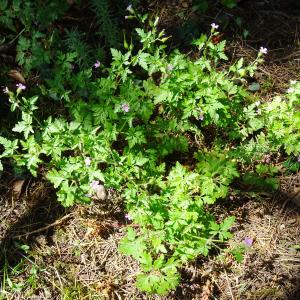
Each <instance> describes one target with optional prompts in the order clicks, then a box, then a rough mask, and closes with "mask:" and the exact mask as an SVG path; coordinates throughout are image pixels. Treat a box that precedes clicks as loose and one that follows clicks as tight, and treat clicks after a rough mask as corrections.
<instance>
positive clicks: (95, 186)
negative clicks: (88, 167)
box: [90, 180, 101, 191]
mask: <svg viewBox="0 0 300 300" xmlns="http://www.w3.org/2000/svg"><path fill="white" fill-rule="evenodd" d="M100 186H101V185H100V182H99V181H98V180H93V181H92V182H91V184H90V187H91V189H93V190H95V191H97V190H98V189H99V188H100Z"/></svg>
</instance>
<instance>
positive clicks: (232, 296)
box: [225, 270, 235, 300]
mask: <svg viewBox="0 0 300 300" xmlns="http://www.w3.org/2000/svg"><path fill="white" fill-rule="evenodd" d="M225 275H226V282H227V285H228V288H229V292H230V296H231V299H232V300H235V297H234V295H233V292H232V288H231V284H230V282H229V279H228V275H227V272H226V270H225Z"/></svg>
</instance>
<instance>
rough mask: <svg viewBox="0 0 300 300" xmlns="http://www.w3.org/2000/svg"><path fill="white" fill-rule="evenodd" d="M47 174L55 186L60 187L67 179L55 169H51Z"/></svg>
mask: <svg viewBox="0 0 300 300" xmlns="http://www.w3.org/2000/svg"><path fill="white" fill-rule="evenodd" d="M46 176H47V179H48V180H49V181H50V182H51V183H53V185H54V187H55V188H58V187H59V186H60V185H61V184H62V182H63V181H65V180H66V179H65V177H64V176H63V175H62V174H61V173H60V172H58V171H57V170H55V169H52V170H50V171H49V172H48V174H47V175H46Z"/></svg>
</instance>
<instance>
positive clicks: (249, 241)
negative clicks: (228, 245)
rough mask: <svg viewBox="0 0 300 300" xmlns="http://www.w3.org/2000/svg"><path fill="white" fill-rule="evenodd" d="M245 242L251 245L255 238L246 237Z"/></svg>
mask: <svg viewBox="0 0 300 300" xmlns="http://www.w3.org/2000/svg"><path fill="white" fill-rule="evenodd" d="M244 243H245V244H246V246H248V247H251V246H252V245H253V239H252V238H250V237H245V239H244Z"/></svg>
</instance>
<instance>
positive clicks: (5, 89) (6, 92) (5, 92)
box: [3, 86, 9, 94]
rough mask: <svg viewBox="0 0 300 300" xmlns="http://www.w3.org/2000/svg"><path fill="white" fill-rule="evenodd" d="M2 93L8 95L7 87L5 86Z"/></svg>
mask: <svg viewBox="0 0 300 300" xmlns="http://www.w3.org/2000/svg"><path fill="white" fill-rule="evenodd" d="M3 93H4V94H8V93H9V90H8V87H7V86H6V87H5V88H4V89H3Z"/></svg>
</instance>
